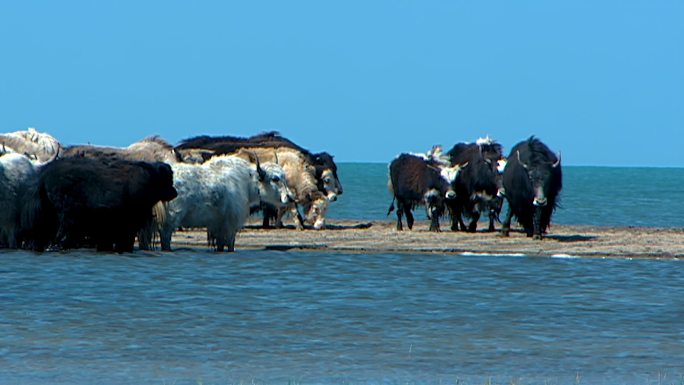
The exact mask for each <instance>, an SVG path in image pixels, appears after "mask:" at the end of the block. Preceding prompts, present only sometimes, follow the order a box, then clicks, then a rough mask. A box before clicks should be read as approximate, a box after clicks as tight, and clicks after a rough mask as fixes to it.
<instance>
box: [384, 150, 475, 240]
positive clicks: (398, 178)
mask: <svg viewBox="0 0 684 385" xmlns="http://www.w3.org/2000/svg"><path fill="white" fill-rule="evenodd" d="M461 167H463V166H461V165H456V166H453V167H447V166H443V165H441V164H439V163H436V162H431V161H430V160H426V159H425V158H423V157H421V156H417V155H412V154H400V155H399V156H397V157H396V158H395V159H394V160H392V162H391V163H390V165H389V180H388V188H389V190H390V192H391V193H392V195H393V199H392V203H391V204H390V207H389V210H388V212H387V215H389V214H390V213H391V212H392V211H393V210H394V201H395V200H396V202H397V230H402V229H403V227H402V223H401V217H402V215H403V214H406V224H407V225H408V228H409V230H410V229H412V228H413V221H414V220H413V214H412V212H411V211H412V210H413V208H414V207H415V206H418V205H420V206H425V208H426V210H427V216H428V218H429V219H430V231H440V229H439V218H440V217H441V216H442V214H443V213H444V201H445V200H449V199H454V198H455V196H456V194H455V192H454V190H453V189H452V187H451V184H452V183H453V182H454V180H455V179H456V177H457V176H458V173H459V171H460V169H461Z"/></svg>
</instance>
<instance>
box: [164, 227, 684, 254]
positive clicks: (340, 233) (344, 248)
mask: <svg viewBox="0 0 684 385" xmlns="http://www.w3.org/2000/svg"><path fill="white" fill-rule="evenodd" d="M327 224H328V229H326V230H312V229H307V230H303V231H299V230H295V229H294V228H292V227H286V228H284V229H262V228H260V226H258V225H257V223H256V222H254V223H252V222H250V224H249V225H248V226H247V227H246V228H245V229H243V230H242V231H241V232H240V233H239V235H238V238H237V241H236V250H238V251H239V250H282V251H287V250H299V251H307V250H308V251H323V252H334V253H342V252H345V253H439V254H461V255H462V254H466V255H468V254H475V255H477V254H484V255H487V254H513V255H527V256H542V257H560V258H571V257H593V258H651V259H653V258H656V259H677V258H684V229H682V228H675V229H662V228H651V227H638V228H636V227H635V228H632V227H601V226H569V225H554V226H553V227H552V228H551V229H550V230H549V232H548V234H547V235H546V236H545V238H544V239H543V240H542V241H536V240H533V239H532V238H528V237H526V235H525V234H524V233H522V232H516V231H512V232H511V235H510V236H509V237H501V236H500V235H499V234H498V233H488V232H483V231H478V232H477V233H465V232H452V231H450V230H449V227H448V225H447V224H443V228H442V232H441V233H432V232H429V231H427V228H428V223H427V222H425V221H417V222H416V224H415V225H414V228H413V230H411V231H408V230H404V231H397V230H396V229H395V222H394V221H391V220H387V221H370V222H364V221H351V220H329V222H328V223H327ZM173 245H174V247H175V248H184V247H190V248H197V249H204V250H209V248H208V246H207V242H206V231H204V230H186V231H180V232H176V234H175V235H174V240H173Z"/></svg>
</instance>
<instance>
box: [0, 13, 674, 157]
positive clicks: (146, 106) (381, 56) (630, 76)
mask: <svg viewBox="0 0 684 385" xmlns="http://www.w3.org/2000/svg"><path fill="white" fill-rule="evenodd" d="M682 20H684V1H679V0H673V1H658V0H644V1H630V0H621V1H596V0H591V1H584V0H578V1H525V0H521V1H508V0H506V1H496V0H493V1H429V0H428V1H402V0H393V1H343V2H342V1H337V2H333V1H241V2H233V1H215V2H214V1H192V2H191V1H108V2H105V1H68V0H67V1H30V0H29V1H15V2H2V4H1V5H0V49H1V51H0V52H2V56H0V58H1V59H0V132H8V131H16V130H22V129H26V128H27V127H29V126H31V127H36V128H37V129H38V130H40V131H47V132H49V133H51V134H53V135H54V136H55V137H57V138H58V139H59V140H60V141H62V142H63V143H65V144H77V143H87V142H90V143H93V144H103V145H114V146H125V145H128V144H130V143H132V142H135V141H137V140H139V139H141V138H143V137H145V136H147V135H151V134H158V135H161V136H162V137H164V138H166V139H167V140H169V141H170V142H172V143H175V142H177V141H179V140H181V139H183V138H187V137H190V136H194V135H199V134H210V135H238V136H248V135H252V134H255V133H258V132H262V131H267V130H278V131H280V132H281V133H282V134H283V135H284V136H286V137H288V138H290V139H292V140H294V141H295V142H297V143H299V144H301V145H303V146H304V147H307V148H309V149H311V150H313V151H328V152H330V153H332V154H333V155H335V157H336V160H337V161H339V162H345V161H371V162H389V161H390V160H391V159H392V158H393V157H394V156H395V155H396V154H398V153H400V152H405V151H425V150H427V149H428V148H430V147H431V146H432V145H433V144H442V145H444V146H445V147H450V146H451V145H453V144H454V143H457V142H460V141H474V140H476V139H477V138H478V137H480V136H484V135H487V134H488V135H490V136H492V137H494V138H495V139H498V140H499V141H500V142H501V143H502V144H503V145H504V146H505V147H506V151H508V149H510V148H511V147H512V146H513V145H514V144H515V143H517V142H518V141H520V140H522V139H525V138H527V137H528V136H530V135H532V134H534V135H537V136H538V137H540V138H541V139H542V140H544V141H545V142H546V143H547V144H548V145H549V146H550V147H551V148H552V149H554V150H556V151H561V152H562V156H563V161H564V164H566V165H617V166H676V167H684V150H683V149H682V148H683V147H684V48H683V47H684V22H682Z"/></svg>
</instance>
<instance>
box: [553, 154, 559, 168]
mask: <svg viewBox="0 0 684 385" xmlns="http://www.w3.org/2000/svg"><path fill="white" fill-rule="evenodd" d="M560 162H561V153H560V152H559V153H558V160H557V161H556V162H555V163H554V164H553V166H552V167H553V168H556V167H558V166H559V165H560Z"/></svg>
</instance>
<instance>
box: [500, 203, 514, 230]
mask: <svg viewBox="0 0 684 385" xmlns="http://www.w3.org/2000/svg"><path fill="white" fill-rule="evenodd" d="M511 219H513V210H512V209H511V208H510V207H509V208H508V211H507V212H506V217H505V218H504V221H503V223H502V224H501V235H503V236H504V237H507V236H508V235H509V233H510V232H511Z"/></svg>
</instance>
